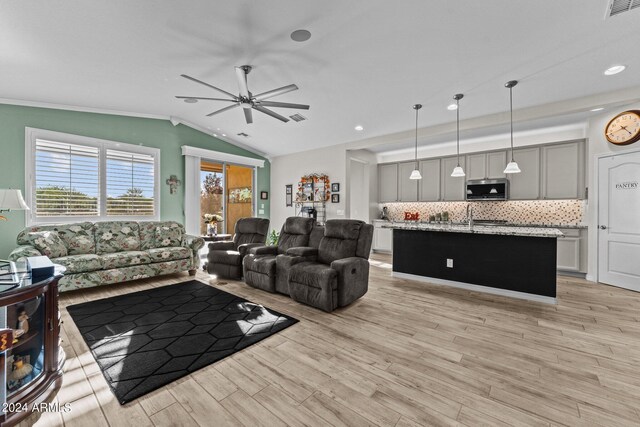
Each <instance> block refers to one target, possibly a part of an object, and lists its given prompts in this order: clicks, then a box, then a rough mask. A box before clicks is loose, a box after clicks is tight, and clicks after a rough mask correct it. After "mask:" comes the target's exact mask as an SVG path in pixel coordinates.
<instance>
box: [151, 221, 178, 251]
mask: <svg viewBox="0 0 640 427" xmlns="http://www.w3.org/2000/svg"><path fill="white" fill-rule="evenodd" d="M181 244H182V230H180V227H168V226H166V225H162V226H158V227H156V247H158V248H167V247H170V246H180V245H181Z"/></svg>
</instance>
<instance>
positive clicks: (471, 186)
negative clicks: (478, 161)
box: [466, 179, 509, 201]
mask: <svg viewBox="0 0 640 427" xmlns="http://www.w3.org/2000/svg"><path fill="white" fill-rule="evenodd" d="M466 190H467V194H466V199H467V200H477V201H482V200H507V198H508V197H509V181H508V180H506V179H475V180H469V181H467V188H466Z"/></svg>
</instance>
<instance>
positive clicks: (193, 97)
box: [176, 96, 238, 102]
mask: <svg viewBox="0 0 640 427" xmlns="http://www.w3.org/2000/svg"><path fill="white" fill-rule="evenodd" d="M176 98H178V99H203V100H205V101H228V102H238V101H236V100H235V99H225V98H207V97H204V96H176Z"/></svg>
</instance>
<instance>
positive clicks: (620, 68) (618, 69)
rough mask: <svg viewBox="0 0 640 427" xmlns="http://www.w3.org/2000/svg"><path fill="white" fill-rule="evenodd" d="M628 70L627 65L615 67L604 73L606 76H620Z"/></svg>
mask: <svg viewBox="0 0 640 427" xmlns="http://www.w3.org/2000/svg"><path fill="white" fill-rule="evenodd" d="M625 68H627V67H626V66H625V65H614V66H613V67H609V68H607V69H606V70H605V71H604V75H605V76H613V75H614V74H618V73H621V72H623V71H624V69H625Z"/></svg>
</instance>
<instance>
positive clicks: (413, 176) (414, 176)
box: [409, 104, 422, 179]
mask: <svg viewBox="0 0 640 427" xmlns="http://www.w3.org/2000/svg"><path fill="white" fill-rule="evenodd" d="M421 108H422V105H421V104H416V105H414V106H413V109H414V110H416V157H415V160H416V168H415V169H414V170H413V171H412V172H411V176H410V177H409V179H422V175H420V170H419V169H418V110H419V109H421Z"/></svg>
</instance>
